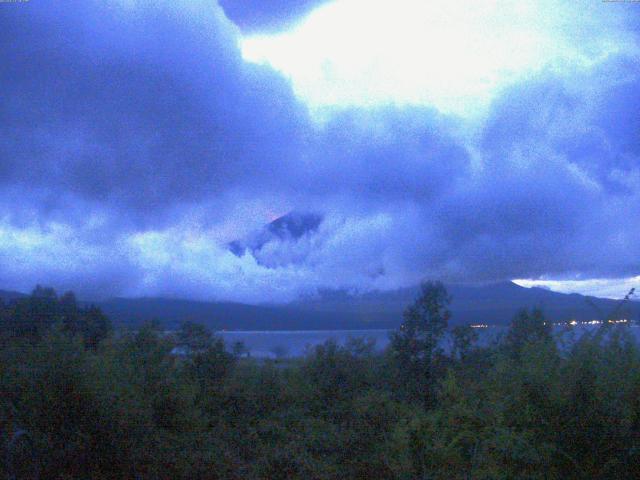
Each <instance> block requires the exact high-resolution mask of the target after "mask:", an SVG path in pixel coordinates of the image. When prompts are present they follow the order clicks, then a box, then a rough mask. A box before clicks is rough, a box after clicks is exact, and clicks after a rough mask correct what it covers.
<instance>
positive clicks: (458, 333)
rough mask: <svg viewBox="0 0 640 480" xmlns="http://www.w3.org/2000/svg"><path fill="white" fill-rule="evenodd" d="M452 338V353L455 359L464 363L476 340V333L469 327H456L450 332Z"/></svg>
mask: <svg viewBox="0 0 640 480" xmlns="http://www.w3.org/2000/svg"><path fill="white" fill-rule="evenodd" d="M451 335H452V336H453V351H452V352H451V353H452V355H453V356H454V357H455V358H459V359H460V360H462V361H464V360H465V359H466V358H467V356H468V355H469V353H470V351H471V347H472V345H473V344H474V343H475V342H476V341H477V340H478V333H477V332H476V331H475V329H473V328H471V327H470V326H469V325H458V326H457V327H454V328H453V330H452V331H451Z"/></svg>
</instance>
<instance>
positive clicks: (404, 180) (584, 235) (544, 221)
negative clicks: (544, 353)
mask: <svg viewBox="0 0 640 480" xmlns="http://www.w3.org/2000/svg"><path fill="white" fill-rule="evenodd" d="M243 5H244V6H245V8H247V5H248V4H246V3H245V4H243ZM238 8H239V7H238ZM227 13H229V12H227ZM0 22H1V23H2V25H3V26H6V28H1V29H0V47H1V48H0V64H1V65H2V67H3V68H2V69H1V70H0V87H1V90H2V95H3V97H2V102H1V103H0V125H1V126H2V129H1V130H0V286H4V287H5V288H7V287H11V288H22V289H28V288H30V287H31V286H32V285H33V284H35V283H37V282H44V283H51V284H53V285H55V286H57V287H58V288H74V289H76V290H80V292H81V293H82V294H84V295H85V296H93V297H96V296H100V295H113V294H120V295H122V294H124V295H143V294H145V295H148V294H153V295H159V294H163V295H174V296H187V297H197V298H226V299H235V300H244V301H262V300H287V299H291V298H294V297H295V296H296V295H298V294H300V293H306V292H311V291H313V290H314V289H316V288H319V287H324V288H326V287H330V288H341V287H344V288H361V289H368V288H394V287H397V286H403V285H410V284H412V283H414V282H416V281H418V280H419V279H421V278H422V277H425V276H431V277H440V278H443V279H446V280H453V281H460V280H465V281H472V280H503V279H509V278H514V277H535V276H538V275H558V276H562V275H584V276H592V277H607V276H624V275H637V273H638V270H640V264H639V263H638V262H639V260H638V259H640V252H639V251H638V248H639V247H638V245H639V243H638V238H640V217H639V216H638V215H637V211H636V210H637V207H636V205H638V204H640V165H639V158H640V147H639V145H640V141H639V139H638V132H639V131H640V123H639V122H640V117H639V116H638V115H637V105H638V104H640V98H639V95H640V78H639V74H638V72H639V70H638V68H637V66H638V58H637V56H634V54H623V53H620V54H611V55H610V56H609V58H608V59H607V60H601V61H599V62H596V63H595V64H594V65H593V66H589V67H580V68H578V67H571V66H568V67H566V68H564V69H556V70H549V71H541V72H538V74H537V75H535V76H532V77H531V78H529V79H526V80H522V81H520V82H519V83H517V84H514V85H511V86H510V87H509V88H507V89H505V90H504V91H503V92H501V93H500V94H499V95H498V96H497V98H496V100H495V101H494V103H493V105H492V106H491V109H490V111H489V113H488V114H487V115H486V118H483V119H482V120H480V121H469V120H464V119H460V118H456V117H453V116H445V115H442V114H440V113H438V112H437V111H436V110H435V109H433V108H429V107H411V108H410V107H399V106H385V107H378V108H369V109H357V108H346V109H341V110H335V111H332V112H328V114H327V117H326V118H325V120H324V122H316V121H314V120H313V119H312V118H311V117H310V116H309V114H308V113H307V111H306V109H305V107H304V106H303V105H302V104H301V103H300V102H299V101H298V100H297V99H296V98H295V96H294V94H293V93H292V90H291V86H290V85H289V83H288V82H287V81H286V79H284V78H283V77H282V76H280V75H279V74H277V73H276V72H274V71H272V70H270V69H268V68H266V67H262V66H255V65H251V64H247V63H244V62H243V61H242V59H241V56H240V52H239V50H238V46H237V41H238V35H239V33H238V31H237V29H236V27H235V26H234V24H233V23H231V22H230V21H229V20H228V19H227V18H226V17H225V15H224V13H223V12H222V10H221V9H220V8H219V7H218V6H217V5H216V4H215V3H212V2H207V1H201V2H193V1H191V2H187V1H184V2H180V1H177V2H176V1H173V2H169V1H167V2H156V3H153V4H152V5H149V4H142V3H138V2H134V1H121V2H100V3H98V2H87V1H82V2H81V1H75V2H65V4H64V7H61V6H60V5H59V4H58V3H57V2H53V1H49V2H46V1H38V2H28V3H26V4H5V5H1V6H0ZM474 122H475V123H474ZM290 210H296V211H301V212H318V213H320V214H322V218H323V220H322V222H321V223H320V224H319V226H318V227H317V228H316V229H313V231H312V232H309V233H308V234H305V235H301V236H298V237H296V238H289V237H287V236H284V237H283V238H274V239H273V240H272V241H269V242H266V243H265V245H263V246H262V247H261V248H260V249H259V251H256V252H254V253H253V254H245V255H244V256H240V257H237V256H235V255H233V253H231V252H230V251H229V250H228V248H227V245H228V243H229V242H231V241H233V240H237V239H241V238H243V237H244V236H245V235H251V232H252V231H254V230H255V229H258V228H259V227H260V226H261V225H262V224H264V223H266V222H267V221H268V220H269V218H270V217H275V216H277V215H281V214H284V213H287V211H290Z"/></svg>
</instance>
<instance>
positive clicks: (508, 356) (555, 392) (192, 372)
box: [0, 282, 640, 479]
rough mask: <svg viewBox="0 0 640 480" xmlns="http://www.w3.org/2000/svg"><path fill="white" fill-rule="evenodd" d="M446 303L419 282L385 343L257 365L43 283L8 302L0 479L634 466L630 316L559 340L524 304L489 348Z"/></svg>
mask: <svg viewBox="0 0 640 480" xmlns="http://www.w3.org/2000/svg"><path fill="white" fill-rule="evenodd" d="M450 300H451V299H450V297H449V295H448V293H447V291H446V289H445V288H444V286H443V285H442V284H440V283H438V282H428V283H425V284H423V286H422V289H421V292H420V294H419V295H418V297H417V298H416V300H415V302H414V303H413V304H412V305H410V306H409V307H408V308H407V310H406V311H405V313H404V321H403V323H402V326H401V327H400V328H399V329H398V331H396V332H394V333H393V334H392V338H391V342H390V345H389V347H388V348H387V349H385V350H384V351H383V352H379V351H377V350H376V349H375V348H374V344H373V343H372V342H370V341H367V340H366V339H351V340H349V341H348V342H347V343H346V344H344V345H340V344H338V343H336V342H333V341H328V342H326V343H324V344H322V345H318V346H317V347H315V348H314V349H313V350H312V351H310V352H309V353H308V354H307V355H306V356H305V357H303V358H300V359H290V360H286V361H271V360H265V361H256V360H252V359H249V358H246V357H244V356H241V353H242V351H243V349H242V348H241V346H239V345H236V346H235V348H230V347H229V346H227V345H225V344H224V342H223V341H222V339H221V338H219V337H217V336H216V335H214V334H212V333H211V332H209V331H208V330H207V329H205V328H204V327H202V326H200V325H196V324H191V323H185V324H184V325H183V326H182V328H181V329H180V331H179V332H177V333H176V334H175V335H166V334H165V333H164V332H163V331H162V330H161V328H160V326H159V325H158V324H157V323H153V322H152V323H148V324H146V325H145V326H144V327H142V328H140V329H139V330H137V331H129V332H114V330H113V328H112V327H111V325H110V323H109V321H108V319H107V318H106V317H105V316H104V315H103V314H102V312H100V310H99V309H97V308H95V307H90V306H81V305H79V304H78V302H77V301H76V299H75V297H74V296H73V294H64V295H62V296H57V295H56V293H55V292H54V291H53V290H51V289H46V288H42V287H38V288H36V289H35V290H34V292H33V294H32V295H31V296H29V297H26V298H23V299H19V300H17V301H14V302H10V303H8V304H1V305H0V339H1V342H2V348H1V350H0V391H1V392H2V396H1V397H0V448H1V450H2V451H1V452H0V453H1V454H2V457H1V458H2V460H3V461H2V462H1V463H0V478H42V479H76V478H77V479H88V478H92V479H119V478H122V479H181V478H184V479H295V478H305V479H345V478H349V479H427V478H429V479H458V478H459V479H483V478H485V479H500V478H502V479H513V478H530V479H535V478H540V479H543V478H544V479H553V478H558V479H582V478H602V479H605V478H607V479H609V478H639V475H640V468H639V466H638V465H640V349H638V345H637V344H636V342H635V341H634V339H633V337H632V335H631V332H630V330H629V327H623V326H619V325H615V326H614V325H607V324H606V323H605V324H603V326H602V327H600V328H599V329H597V330H594V331H593V332H591V333H587V334H584V335H582V336H580V338H576V339H574V340H573V341H572V342H570V344H568V345H567V346H565V347H563V346H562V345H559V341H558V338H556V337H554V334H553V332H552V330H551V327H550V322H547V321H546V319H545V317H544V315H543V313H542V312H541V311H539V310H533V311H526V310H523V311H521V312H520V313H519V314H518V315H517V316H516V317H515V318H514V319H513V322H512V323H511V326H510V327H509V329H508V330H507V332H506V334H505V335H504V336H502V337H501V338H498V339H496V340H495V341H494V342H492V343H490V344H489V345H482V346H481V345H479V344H478V342H477V336H476V335H475V331H474V330H473V329H471V328H469V327H456V328H455V329H453V330H451V329H449V328H448V322H449V320H450V317H451V313H450V311H449V303H450ZM446 335H449V336H450V338H451V344H452V348H451V349H450V350H448V351H446V352H445V351H443V350H442V348H441V345H442V341H441V340H442V339H443V338H444V336H446ZM177 346H181V347H186V348H187V350H186V351H187V352H188V354H185V355H176V354H175V352H176V350H175V348H176V347H177Z"/></svg>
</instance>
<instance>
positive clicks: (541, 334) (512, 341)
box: [505, 308, 553, 357]
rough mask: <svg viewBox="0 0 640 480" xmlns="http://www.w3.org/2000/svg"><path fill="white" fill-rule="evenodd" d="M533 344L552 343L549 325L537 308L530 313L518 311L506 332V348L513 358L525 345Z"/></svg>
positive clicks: (517, 355)
mask: <svg viewBox="0 0 640 480" xmlns="http://www.w3.org/2000/svg"><path fill="white" fill-rule="evenodd" d="M535 342H553V338H552V336H551V324H550V323H549V322H547V321H546V320H545V318H544V314H543V313H542V310H540V309H538V308H534V309H533V310H531V312H528V311H527V310H524V309H523V310H520V312H518V313H517V314H516V316H515V317H514V319H513V320H512V322H511V326H510V327H509V331H508V332H507V336H506V338H505V344H506V347H507V349H508V350H509V352H510V353H511V354H512V355H513V356H516V357H519V355H520V352H522V349H523V348H524V346H525V345H527V344H529V343H535Z"/></svg>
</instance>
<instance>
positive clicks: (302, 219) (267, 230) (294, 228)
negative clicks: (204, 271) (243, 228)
mask: <svg viewBox="0 0 640 480" xmlns="http://www.w3.org/2000/svg"><path fill="white" fill-rule="evenodd" d="M321 223H322V215H320V214H317V213H302V212H295V211H293V212H289V213H287V214H286V215H283V216H281V217H278V218H276V219H275V220H273V221H272V222H270V223H268V224H267V225H265V226H264V227H263V228H261V229H259V230H257V231H255V232H252V233H250V234H249V235H247V236H246V237H245V238H244V239H242V240H234V241H232V242H230V243H229V250H231V252H232V253H233V254H234V255H236V256H237V257H241V256H243V255H245V254H247V253H248V254H250V255H253V256H256V257H257V258H258V263H260V259H259V257H258V256H259V254H260V251H261V250H262V249H263V248H264V247H265V245H267V244H269V243H270V242H274V243H279V242H297V241H298V240H300V239H301V238H302V237H304V236H305V235H312V234H313V233H315V232H317V231H318V227H319V226H320V224H321Z"/></svg>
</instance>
